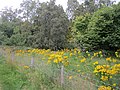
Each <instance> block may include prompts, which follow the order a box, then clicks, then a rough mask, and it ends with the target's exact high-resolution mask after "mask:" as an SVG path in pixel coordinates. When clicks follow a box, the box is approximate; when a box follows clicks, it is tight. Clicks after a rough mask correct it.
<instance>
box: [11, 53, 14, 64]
mask: <svg viewBox="0 0 120 90" xmlns="http://www.w3.org/2000/svg"><path fill="white" fill-rule="evenodd" d="M11 60H12V62H13V61H14V52H12V55H11Z"/></svg>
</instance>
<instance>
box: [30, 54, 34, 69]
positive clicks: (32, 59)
mask: <svg viewBox="0 0 120 90" xmlns="http://www.w3.org/2000/svg"><path fill="white" fill-rule="evenodd" d="M30 66H31V67H33V66H34V57H33V56H32V58H31V65H30Z"/></svg>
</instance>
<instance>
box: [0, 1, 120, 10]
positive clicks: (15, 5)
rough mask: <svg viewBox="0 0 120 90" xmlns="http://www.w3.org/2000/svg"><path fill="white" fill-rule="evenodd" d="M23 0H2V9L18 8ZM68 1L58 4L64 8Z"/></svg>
mask: <svg viewBox="0 0 120 90" xmlns="http://www.w3.org/2000/svg"><path fill="white" fill-rule="evenodd" d="M22 1H23V0H0V2H1V3H0V10H2V9H3V8H4V7H11V6H12V7H13V8H18V7H19V5H20V3H21V2H22ZM43 1H44V2H46V1H50V0H40V2H43ZM67 1H68V0H56V4H57V5H58V4H60V5H62V6H63V8H64V10H65V9H66V7H67ZM78 1H84V0H78ZM116 2H120V0H116Z"/></svg>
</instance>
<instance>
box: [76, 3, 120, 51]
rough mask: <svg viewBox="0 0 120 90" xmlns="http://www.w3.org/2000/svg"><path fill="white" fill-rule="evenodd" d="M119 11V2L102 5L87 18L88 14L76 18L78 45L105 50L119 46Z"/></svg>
mask: <svg viewBox="0 0 120 90" xmlns="http://www.w3.org/2000/svg"><path fill="white" fill-rule="evenodd" d="M119 11H120V4H118V5H114V6H112V7H104V8H102V9H100V10H98V11H97V12H95V13H94V14H93V15H92V16H91V18H88V15H86V16H84V17H83V18H81V20H78V18H76V20H75V23H74V27H75V29H76V32H77V35H75V36H76V39H77V43H78V44H79V45H80V47H81V48H85V49H106V50H116V49H118V48H120V12H119ZM80 17H81V16H80ZM83 21H84V22H83ZM76 22H77V24H76ZM83 26H84V27H83ZM83 31H84V32H83ZM78 36H79V37H78Z"/></svg>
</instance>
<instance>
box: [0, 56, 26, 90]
mask: <svg viewBox="0 0 120 90" xmlns="http://www.w3.org/2000/svg"><path fill="white" fill-rule="evenodd" d="M0 84H1V88H2V90H21V89H22V88H23V87H24V85H26V84H27V77H26V76H25V75H23V74H22V73H20V72H19V71H18V69H17V68H16V66H15V65H12V64H10V63H6V62H5V58H3V57H0Z"/></svg>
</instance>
